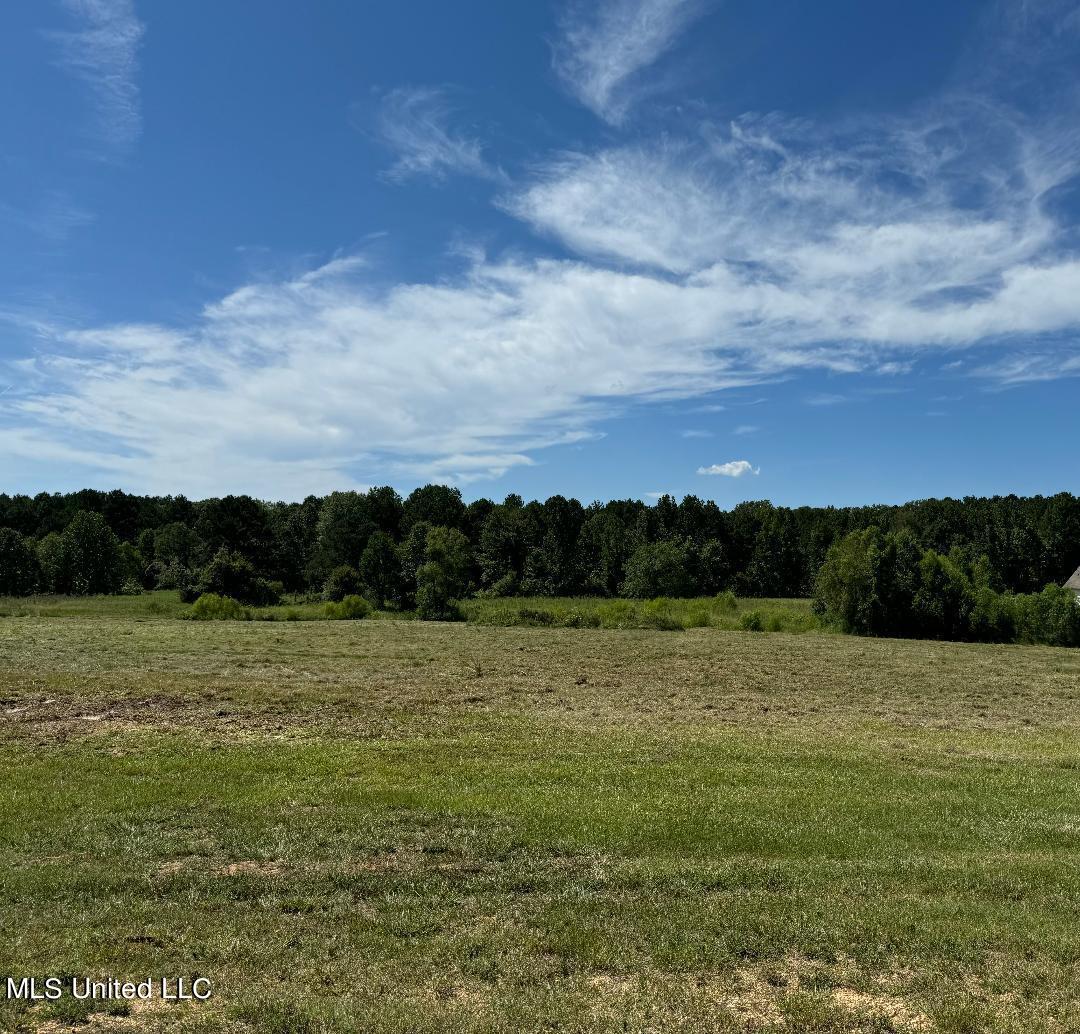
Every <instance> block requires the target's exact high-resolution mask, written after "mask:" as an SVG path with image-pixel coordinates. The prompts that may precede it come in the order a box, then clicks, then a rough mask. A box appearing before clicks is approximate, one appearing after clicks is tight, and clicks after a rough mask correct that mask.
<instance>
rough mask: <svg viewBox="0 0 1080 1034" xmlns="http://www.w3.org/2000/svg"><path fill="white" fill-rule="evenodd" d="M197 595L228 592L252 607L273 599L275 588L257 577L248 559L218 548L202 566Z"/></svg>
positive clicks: (218, 594)
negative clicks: (208, 561)
mask: <svg viewBox="0 0 1080 1034" xmlns="http://www.w3.org/2000/svg"><path fill="white" fill-rule="evenodd" d="M198 591H199V594H200V595H204V594H206V593H213V594H214V595H217V596H229V597H231V598H232V599H234V600H238V601H239V602H241V603H248V604H251V605H252V606H256V607H264V606H269V605H270V604H273V603H277V601H278V592H277V590H276V588H275V587H274V586H273V585H271V584H270V582H268V581H267V580H266V579H265V578H260V577H259V576H258V575H257V574H256V572H255V568H254V567H253V566H252V564H251V561H250V560H248V559H247V557H244V556H241V555H240V554H239V553H232V552H230V551H229V550H227V549H225V548H222V549H219V550H218V551H217V553H215V554H214V558H213V560H211V561H210V563H208V564H207V565H206V567H204V568H203V571H202V575H201V577H200V578H199V584H198Z"/></svg>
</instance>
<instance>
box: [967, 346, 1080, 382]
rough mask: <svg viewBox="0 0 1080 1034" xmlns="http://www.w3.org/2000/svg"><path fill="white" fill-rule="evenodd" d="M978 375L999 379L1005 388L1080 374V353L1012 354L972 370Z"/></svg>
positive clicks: (1079, 375)
mask: <svg viewBox="0 0 1080 1034" xmlns="http://www.w3.org/2000/svg"><path fill="white" fill-rule="evenodd" d="M972 372H973V374H974V375H975V376H976V377H985V378H988V379H990V380H994V381H997V382H998V383H999V384H1000V385H1002V386H1004V387H1012V386H1015V385H1018V384H1032V383H1035V382H1037V381H1055V380H1059V379H1060V378H1062V377H1080V354H1077V353H1075V352H1074V353H1065V354H1063V355H1059V354H1053V353H1045V352H1042V353H1030V354H1026V355H1010V356H1006V357H1005V358H1003V359H999V360H997V361H996V362H993V363H988V364H986V365H984V366H980V367H979V368H978V369H976V370H974V371H972Z"/></svg>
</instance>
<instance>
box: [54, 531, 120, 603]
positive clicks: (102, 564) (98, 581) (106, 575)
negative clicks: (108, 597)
mask: <svg viewBox="0 0 1080 1034" xmlns="http://www.w3.org/2000/svg"><path fill="white" fill-rule="evenodd" d="M63 539H64V564H65V568H66V570H65V575H64V579H63V580H64V583H65V585H66V591H67V592H70V593H71V594H72V595H74V596H91V595H96V594H98V593H111V592H116V590H117V589H119V588H120V586H121V584H122V583H123V576H124V571H123V561H122V557H121V554H120V541H119V539H117V537H116V535H115V534H114V533H113V530H112V528H110V527H109V525H108V524H107V523H106V521H105V518H104V517H102V516H101V514H100V513H87V512H86V511H85V510H84V511H80V512H79V513H77V514H76V515H75V516H74V517H73V518H72V520H71V523H70V524H69V525H68V526H67V528H65V529H64V535H63Z"/></svg>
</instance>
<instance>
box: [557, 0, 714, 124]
mask: <svg viewBox="0 0 1080 1034" xmlns="http://www.w3.org/2000/svg"><path fill="white" fill-rule="evenodd" d="M708 6H709V3H708V0H600V2H599V3H598V4H589V5H585V4H582V3H577V4H576V5H574V6H573V7H571V8H570V10H569V11H568V12H567V14H566V15H565V17H564V19H563V25H562V33H561V36H560V38H559V40H558V41H557V43H556V45H555V52H554V66H555V71H556V72H557V73H558V75H559V77H560V78H561V79H562V80H563V82H564V83H565V84H566V86H567V88H568V89H569V90H570V91H571V92H572V93H573V94H574V95H575V96H576V97H577V98H578V100H579V101H581V103H582V104H584V105H585V107H587V108H589V109H590V110H591V111H593V112H594V113H595V114H597V115H598V116H600V118H602V119H604V120H605V121H607V122H611V123H616V124H617V123H620V122H622V121H623V120H624V119H625V118H626V116H627V114H628V112H629V110H630V108H631V107H632V105H633V103H634V100H635V99H636V97H637V96H639V95H640V93H641V92H642V91H643V90H644V88H645V86H644V84H643V83H642V82H641V81H640V80H639V78H638V77H639V73H641V72H642V71H643V70H645V69H647V68H648V67H650V66H651V65H653V64H654V63H655V62H656V61H657V60H658V59H659V58H660V57H661V56H662V55H663V54H664V53H665V51H667V50H668V49H669V48H670V47H671V46H672V45H673V44H674V43H675V42H676V40H677V39H678V38H679V36H680V35H681V34H682V33H683V31H684V30H685V29H686V28H687V27H688V26H689V25H690V24H691V23H692V22H694V21H695V20H696V19H697V18H698V17H700V15H701V14H702V13H703V12H704V11H705V10H706V9H707V7H708Z"/></svg>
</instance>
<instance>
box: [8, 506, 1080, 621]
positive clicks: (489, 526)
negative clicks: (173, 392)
mask: <svg viewBox="0 0 1080 1034" xmlns="http://www.w3.org/2000/svg"><path fill="white" fill-rule="evenodd" d="M871 528H874V529H877V530H878V534H880V535H884V536H889V535H893V536H896V535H900V534H903V535H904V536H906V538H905V541H909V540H910V542H911V543H913V545H914V548H915V549H917V550H918V551H919V557H920V563H921V562H922V555H923V553H925V552H926V551H932V552H933V553H934V554H935V555H937V556H940V557H946V558H948V557H954V558H955V562H956V563H957V564H960V565H961V566H964V565H966V568H965V569H966V570H968V571H970V570H971V569H972V565H974V564H975V563H976V562H978V563H981V564H983V565H984V568H980V571H982V570H984V569H985V572H986V578H987V579H988V582H987V584H988V585H989V586H990V587H991V588H992V589H993V591H995V592H999V593H1013V594H1031V593H1037V592H1040V591H1041V590H1042V589H1043V587H1044V586H1045V585H1047V584H1050V583H1058V582H1061V581H1063V580H1064V579H1065V578H1066V577H1067V576H1068V575H1069V574H1070V573H1071V572H1072V571H1073V570H1074V569H1075V568H1076V567H1077V566H1078V565H1080V499H1078V498H1077V497H1076V496H1073V495H1070V494H1067V493H1062V494H1059V495H1054V496H1048V497H1044V496H1036V497H1030V498H1021V497H1017V496H997V497H993V498H975V497H968V498H964V499H927V500H920V501H917V502H911V503H905V504H903V505H899V506H885V505H880V506H863V507H796V508H787V507H779V506H774V505H772V504H771V503H769V502H745V503H740V504H739V505H737V506H735V507H733V508H732V509H731V510H722V509H720V508H719V507H718V506H717V505H716V504H715V503H714V502H712V501H709V500H702V499H700V498H698V497H696V496H692V495H689V496H686V497H685V498H683V499H682V500H681V501H679V500H676V499H674V498H672V497H671V496H664V497H662V498H660V499H659V500H657V502H656V503H655V504H654V505H647V504H645V503H643V502H641V501H639V500H630V499H627V500H614V501H611V502H606V503H600V502H597V503H592V504H589V505H583V504H582V503H580V502H579V501H578V500H576V499H568V498H565V497H563V496H560V495H556V496H552V497H551V498H549V499H547V500H545V501H543V502H540V501H533V502H528V503H526V502H525V501H524V500H523V499H522V498H521V497H520V496H518V495H514V494H511V495H508V496H507V497H506V498H505V499H504V500H503V501H502V502H498V503H497V502H494V501H492V500H489V499H478V500H475V501H473V502H470V503H465V502H464V501H463V499H462V496H461V493H460V491H459V490H457V489H455V488H451V487H448V486H445V485H425V486H423V487H421V488H418V489H416V490H415V491H413V492H412V493H410V494H409V495H408V496H407V497H406V498H404V499H403V498H402V497H401V496H400V495H399V494H398V493H397V492H396V491H395V490H394V489H393V488H389V487H379V488H373V489H371V490H370V491H367V492H333V493H331V494H329V495H327V496H324V497H316V496H309V497H308V498H307V499H305V500H303V501H302V502H297V503H281V502H278V503H272V502H263V501H260V500H257V499H253V498H251V497H249V496H243V495H230V496H225V497H223V498H214V499H205V500H199V501H192V500H189V499H186V498H185V497H183V496H140V495H131V494H128V493H125V492H121V491H112V492H100V491H94V490H83V491H78V492H71V493H54V494H49V493H42V494H39V495H36V496H33V497H31V496H27V495H0V529H3V530H0V593H2V594H5V595H23V594H29V593H32V592H45V593H101V592H106V593H107V592H118V591H121V590H124V589H125V588H126V590H127V591H133V592H134V591H140V590H141V589H143V588H176V589H180V590H181V591H182V592H183V593H185V594H186V595H187V596H193V595H197V594H198V593H199V592H200V591H215V592H220V593H221V594H222V595H228V596H233V597H234V598H237V599H242V600H246V601H248V602H252V603H260V602H270V601H272V600H273V599H275V598H278V597H280V596H281V595H282V594H283V593H314V592H318V593H325V594H326V595H327V597H328V598H342V596H343V595H351V594H353V593H354V592H356V593H362V594H363V595H364V596H366V597H367V598H368V599H370V600H371V601H372V602H374V603H375V604H376V605H379V606H396V607H402V608H410V609H411V608H413V607H417V608H418V609H420V610H421V611H422V612H424V613H426V614H428V615H431V616H436V615H438V614H440V613H446V612H447V611H448V608H449V606H450V602H449V601H452V600H453V599H454V598H460V597H462V596H464V595H467V594H470V593H476V592H481V593H488V594H491V595H515V594H521V595H546V596H566V595H598V596H618V595H622V596H627V597H649V598H651V597H655V596H693V595H712V594H714V593H717V592H721V591H727V590H731V591H734V592H735V593H737V594H738V595H740V596H761V597H784V596H798V597H808V596H811V595H813V594H814V592H815V588H816V586H817V585H818V576H819V572H821V570H822V567H823V565H824V563H825V561H826V558H827V556H828V555H829V551H830V549H831V548H832V547H833V546H835V545H837V544H839V543H841V542H842V541H843V540H844V539H845V538H847V537H848V536H850V535H851V534H852V533H855V532H866V531H868V530H869V529H871ZM969 577H970V575H969ZM980 577H981V575H980ZM868 627H869V626H868ZM875 630H876V627H875Z"/></svg>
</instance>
